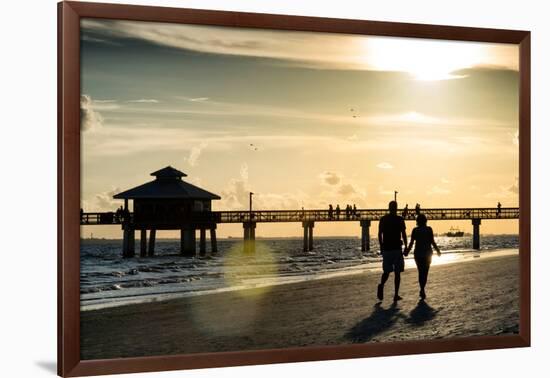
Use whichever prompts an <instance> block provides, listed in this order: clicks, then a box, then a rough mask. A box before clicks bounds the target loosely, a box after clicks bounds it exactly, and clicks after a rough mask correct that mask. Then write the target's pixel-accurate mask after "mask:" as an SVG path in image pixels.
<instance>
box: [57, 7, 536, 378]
mask: <svg viewBox="0 0 550 378" xmlns="http://www.w3.org/2000/svg"><path fill="white" fill-rule="evenodd" d="M58 35H59V49H58V50H59V71H58V78H59V79H58V83H59V123H58V124H59V130H58V132H59V159H58V161H59V171H58V177H59V179H58V180H59V182H58V183H59V192H58V193H59V205H58V209H59V213H58V225H59V256H58V261H59V284H58V286H59V296H58V298H59V299H58V303H59V325H58V326H59V327H58V328H59V340H58V345H59V347H58V348H59V349H58V350H59V355H58V359H59V363H58V366H59V371H58V373H59V375H61V376H82V375H99V374H108V373H130V372H144V371H159V370H175V369H191V368H201V367H216V366H232V365H245V364H266V363H277V362H292V361H312V360H323V359H341V358H354V357H370V356H387V355H399V354H413V353H433V352H446V351H461V350H477V349H489V348H508V347H526V346H529V344H530V323H529V319H530V312H529V311H530V286H529V282H530V270H529V264H530V240H529V237H530V230H529V227H530V226H529V219H530V194H529V193H530V186H529V185H530V184H529V180H530V176H529V175H530V160H529V154H530V144H529V138H530V39H529V38H530V33H529V32H528V31H515V30H495V29H483V28H466V27H456V26H436V25H420V24H403V23H391V22H376V21H362V20H341V19H330V18H312V17H298V16H283V15H267V14H252V13H234V12H220V11H204V10H190V9H174V8H161V7H143V6H131V5H113V4H97V3H75V2H62V3H60V4H59V34H58Z"/></svg>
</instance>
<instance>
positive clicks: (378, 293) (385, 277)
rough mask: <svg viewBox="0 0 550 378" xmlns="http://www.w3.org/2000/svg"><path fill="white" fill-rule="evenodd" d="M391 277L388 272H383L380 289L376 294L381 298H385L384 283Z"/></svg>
mask: <svg viewBox="0 0 550 378" xmlns="http://www.w3.org/2000/svg"><path fill="white" fill-rule="evenodd" d="M389 277H390V274H389V273H386V272H384V273H382V278H381V279H380V284H379V285H378V290H377V292H376V296H377V297H378V299H379V300H382V299H384V284H385V283H386V281H387V280H388V278H389Z"/></svg>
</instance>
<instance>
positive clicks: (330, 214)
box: [328, 203, 333, 219]
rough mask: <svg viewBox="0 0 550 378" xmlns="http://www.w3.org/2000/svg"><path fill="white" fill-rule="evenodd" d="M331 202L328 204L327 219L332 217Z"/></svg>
mask: <svg viewBox="0 0 550 378" xmlns="http://www.w3.org/2000/svg"><path fill="white" fill-rule="evenodd" d="M332 213H333V210H332V203H331V204H329V205H328V219H332Z"/></svg>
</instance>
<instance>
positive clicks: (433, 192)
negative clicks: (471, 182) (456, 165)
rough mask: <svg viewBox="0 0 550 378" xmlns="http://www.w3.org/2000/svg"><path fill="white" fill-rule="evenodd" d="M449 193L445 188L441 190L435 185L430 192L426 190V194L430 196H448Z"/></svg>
mask: <svg viewBox="0 0 550 378" xmlns="http://www.w3.org/2000/svg"><path fill="white" fill-rule="evenodd" d="M450 193H451V191H450V190H449V189H446V188H442V187H440V186H437V185H435V186H434V187H432V188H431V189H430V190H428V194H430V195H447V194H450Z"/></svg>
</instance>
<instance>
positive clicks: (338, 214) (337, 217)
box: [336, 205, 340, 220]
mask: <svg viewBox="0 0 550 378" xmlns="http://www.w3.org/2000/svg"><path fill="white" fill-rule="evenodd" d="M336 219H338V220H339V219H340V205H336Z"/></svg>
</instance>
